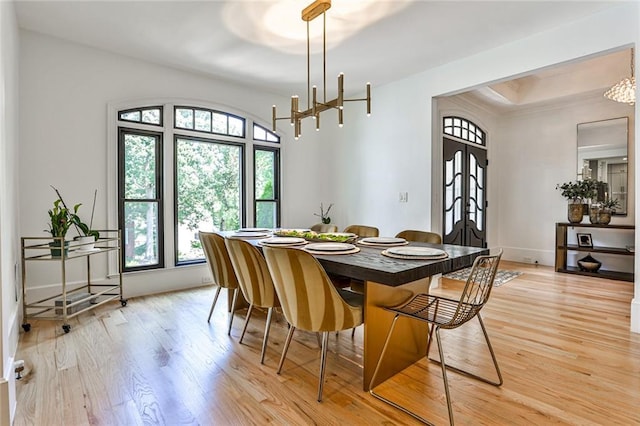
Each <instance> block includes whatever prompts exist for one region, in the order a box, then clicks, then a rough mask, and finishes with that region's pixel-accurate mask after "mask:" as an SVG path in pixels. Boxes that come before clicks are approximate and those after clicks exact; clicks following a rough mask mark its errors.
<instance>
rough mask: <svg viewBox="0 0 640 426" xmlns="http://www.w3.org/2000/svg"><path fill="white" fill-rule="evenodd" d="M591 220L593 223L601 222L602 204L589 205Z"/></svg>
mask: <svg viewBox="0 0 640 426" xmlns="http://www.w3.org/2000/svg"><path fill="white" fill-rule="evenodd" d="M589 222H591V223H592V224H593V225H596V224H598V223H600V204H598V203H594V204H591V205H589Z"/></svg>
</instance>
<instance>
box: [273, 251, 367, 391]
mask: <svg viewBox="0 0 640 426" xmlns="http://www.w3.org/2000/svg"><path fill="white" fill-rule="evenodd" d="M263 253H264V256H265V258H266V260H267V265H268V266H269V271H270V273H271V277H272V278H273V284H274V286H275V288H276V293H277V294H278V298H279V299H280V303H281V304H282V311H283V313H284V316H285V318H286V319H287V322H288V323H289V324H290V326H291V327H290V328H289V334H288V335H287V339H286V341H285V344H284V348H283V350H282V357H281V358H280V364H279V365H278V371H277V373H278V374H280V372H281V371H282V365H283V364H284V360H285V358H286V356H287V351H288V350H289V344H290V343H291V338H292V337H293V332H294V331H295V330H296V329H297V328H299V329H301V330H306V331H311V332H316V333H318V332H322V354H321V357H320V377H319V384H318V402H321V401H322V387H323V384H324V372H325V366H326V361H327V346H328V345H329V332H334V331H340V330H347V329H349V328H353V327H356V326H358V325H360V324H362V321H363V307H362V305H363V298H362V295H359V294H356V293H351V292H347V291H340V290H338V289H336V288H335V287H334V286H333V284H332V283H331V280H330V279H329V277H328V276H327V273H326V272H325V270H324V268H323V267H322V265H320V263H319V262H318V261H317V260H316V259H315V258H314V257H313V256H312V255H310V254H309V253H307V252H305V251H304V250H299V249H294V248H272V247H264V248H263Z"/></svg>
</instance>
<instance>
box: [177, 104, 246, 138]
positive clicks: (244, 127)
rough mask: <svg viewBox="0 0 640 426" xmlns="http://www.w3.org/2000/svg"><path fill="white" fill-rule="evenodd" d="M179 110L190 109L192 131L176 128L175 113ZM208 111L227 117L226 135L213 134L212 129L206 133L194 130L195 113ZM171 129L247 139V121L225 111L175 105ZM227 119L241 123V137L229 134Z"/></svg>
mask: <svg viewBox="0 0 640 426" xmlns="http://www.w3.org/2000/svg"><path fill="white" fill-rule="evenodd" d="M179 109H190V110H191V112H192V113H193V117H194V126H193V127H194V128H193V129H189V128H187V127H178V125H177V122H176V112H177V110H179ZM196 110H198V111H208V112H209V113H211V114H213V113H216V114H222V115H225V116H227V133H220V132H214V131H213V127H212V128H211V131H207V130H197V129H196V128H195V111H196ZM172 117H173V118H172V119H173V128H174V129H175V130H177V131H181V130H186V131H189V132H198V133H204V134H205V135H218V136H228V137H230V138H239V139H246V138H247V119H246V118H245V117H241V116H239V115H236V114H232V113H230V112H225V111H219V110H216V109H211V108H200V107H195V106H188V105H175V106H174V107H173V116H172ZM229 117H233V118H237V119H238V120H240V121H242V135H232V134H231V133H229Z"/></svg>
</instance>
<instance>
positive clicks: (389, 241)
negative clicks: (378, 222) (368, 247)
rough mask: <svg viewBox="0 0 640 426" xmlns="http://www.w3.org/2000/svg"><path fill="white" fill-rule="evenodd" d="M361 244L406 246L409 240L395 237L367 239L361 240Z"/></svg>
mask: <svg viewBox="0 0 640 426" xmlns="http://www.w3.org/2000/svg"><path fill="white" fill-rule="evenodd" d="M360 242H362V243H369V244H404V243H406V242H407V240H405V239H404V238H394V237H367V238H363V239H361V240H360Z"/></svg>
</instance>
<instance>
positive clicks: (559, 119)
mask: <svg viewBox="0 0 640 426" xmlns="http://www.w3.org/2000/svg"><path fill="white" fill-rule="evenodd" d="M634 114H635V109H634V107H632V106H629V105H626V104H620V103H617V102H612V101H610V100H608V99H606V98H604V97H603V96H602V94H595V95H593V96H590V97H581V98H579V99H577V100H574V101H572V102H571V103H566V102H565V103H557V104H555V105H553V106H547V107H543V108H535V109H526V110H523V111H520V112H517V113H514V114H508V115H505V116H503V117H502V118H501V120H500V128H499V131H498V132H497V134H498V138H499V141H498V142H499V143H498V147H499V149H498V150H497V151H496V154H497V157H496V163H495V164H494V165H495V166H496V167H497V170H498V172H499V176H496V177H497V178H498V180H499V190H498V194H499V195H500V199H499V203H500V204H499V215H500V228H501V231H500V232H501V234H500V240H499V241H498V243H499V245H500V246H501V247H503V248H504V249H505V258H506V259H510V260H514V261H517V262H522V261H524V258H530V259H532V260H538V262H539V263H541V264H543V265H554V262H555V250H554V246H555V223H556V222H564V221H566V220H567V202H566V199H564V198H563V197H562V196H561V195H560V191H557V190H556V189H555V187H556V185H557V184H561V183H563V182H569V181H575V180H576V170H577V129H576V126H577V124H578V123H585V122H590V121H598V120H605V119H609V118H615V117H630V120H629V130H630V133H631V135H632V136H633V135H634V131H635V126H634V121H635V120H634V118H635V117H634ZM631 142H632V144H631V145H630V147H629V163H630V164H633V159H634V145H633V137H632V138H631ZM629 171H630V173H629V192H630V193H629V206H630V208H629V212H628V215H627V216H614V217H613V219H612V221H611V223H612V224H633V223H634V215H635V209H634V204H635V194H634V189H635V185H634V175H633V167H630V168H629ZM586 221H587V222H588V219H586ZM627 235H630V234H628V233H627ZM627 244H629V245H630V244H633V241H629V242H627ZM624 245H626V244H623V245H622V246H623V247H624ZM605 257H606V256H605ZM601 260H602V259H601ZM616 260H617V259H616V258H615V257H612V258H610V259H608V261H609V262H616ZM618 260H621V261H622V263H621V264H615V263H614V264H611V263H608V264H607V265H605V267H604V269H617V268H623V269H622V270H625V271H626V272H633V266H632V265H631V264H630V263H629V261H630V260H631V259H630V258H629V259H623V258H618Z"/></svg>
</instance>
